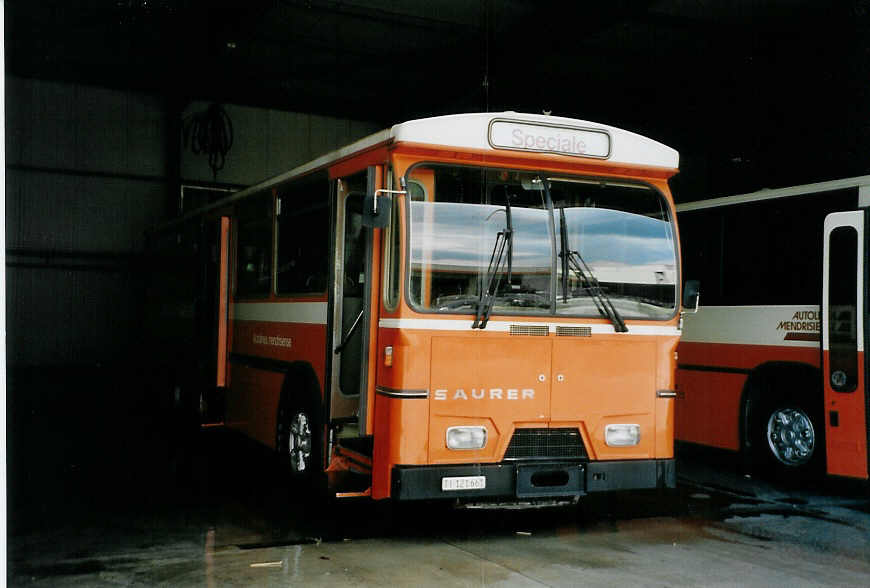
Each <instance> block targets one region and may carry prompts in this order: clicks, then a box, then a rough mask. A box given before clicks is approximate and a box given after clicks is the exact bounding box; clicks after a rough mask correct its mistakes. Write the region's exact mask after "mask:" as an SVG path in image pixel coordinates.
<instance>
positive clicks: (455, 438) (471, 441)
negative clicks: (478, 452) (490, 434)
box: [447, 427, 486, 449]
mask: <svg viewBox="0 0 870 588" xmlns="http://www.w3.org/2000/svg"><path fill="white" fill-rule="evenodd" d="M485 446H486V427H449V428H448V429H447V449H483V448H484V447H485Z"/></svg>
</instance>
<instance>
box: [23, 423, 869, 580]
mask: <svg viewBox="0 0 870 588" xmlns="http://www.w3.org/2000/svg"><path fill="white" fill-rule="evenodd" d="M188 457H189V460H186V461H185V464H186V467H187V469H186V470H185V472H186V475H185V476H182V483H180V484H175V483H174V482H170V480H175V478H173V477H171V476H168V475H167V476H165V477H162V478H161V477H158V478H156V479H152V480H151V481H150V482H149V483H145V482H142V483H141V488H140V490H141V491H135V490H134V488H133V487H132V486H131V485H129V484H123V485H120V486H118V487H117V488H115V489H113V488H111V486H102V487H95V486H93V485H91V484H90V483H89V482H88V483H82V484H79V485H75V484H68V485H67V486H66V488H65V490H63V491H62V492H61V491H60V489H56V490H57V491H56V492H50V491H48V490H46V492H45V493H44V494H43V495H42V496H41V497H39V501H40V502H39V504H36V503H30V504H29V509H27V510H26V511H25V512H24V513H19V515H20V516H17V517H12V520H11V522H12V523H13V524H12V536H11V537H10V551H9V570H10V575H9V584H10V585H12V586H22V585H32V586H117V585H147V586H153V585H166V586H273V585H274V586H383V585H393V586H439V587H444V586H613V585H640V586H728V585H751V586H772V585H788V586H815V585H829V586H866V585H870V501H868V499H867V497H866V494H862V493H861V491H857V492H853V491H849V490H845V491H841V490H835V491H834V492H832V491H830V490H829V489H823V490H822V491H812V492H810V491H807V490H800V489H790V490H789V489H783V488H780V487H777V486H775V485H773V484H771V483H769V482H765V481H759V480H754V479H750V478H745V477H743V476H741V475H740V474H739V472H738V471H737V468H730V469H729V468H727V467H725V468H722V467H710V466H708V465H705V462H704V460H703V459H698V457H697V456H696V457H694V458H692V459H689V460H683V461H681V466H682V467H681V468H680V472H681V478H680V487H679V489H678V490H677V491H676V492H673V493H671V494H667V495H664V496H663V495H659V494H656V493H627V494H619V495H615V496H611V497H596V498H594V499H590V500H587V501H584V503H583V505H582V506H581V508H579V509H578V508H555V509H542V510H537V511H491V510H489V511H478V510H457V509H452V508H449V507H447V506H445V505H442V504H415V505H407V506H400V507H395V506H393V505H390V504H379V503H372V502H369V501H365V500H356V501H353V502H341V503H331V504H325V505H321V506H320V507H318V508H314V507H311V506H310V505H308V504H307V503H301V502H300V501H299V497H297V496H295V495H294V494H293V491H292V489H291V488H289V487H288V486H287V484H286V480H282V479H281V477H280V476H278V475H277V474H276V472H275V470H274V467H270V466H274V464H273V463H270V459H269V457H268V456H266V455H262V454H261V453H260V452H258V451H256V450H255V449H253V448H251V447H248V446H246V445H244V444H242V443H239V440H238V439H237V438H235V437H233V436H232V435H227V434H223V433H220V432H214V433H211V434H209V435H207V437H206V438H204V439H203V440H202V443H201V444H200V445H199V446H198V449H197V450H196V451H195V452H194V453H193V454H192V455H191V456H188ZM109 477H110V476H109ZM185 479H186V482H184V480H185ZM103 480H104V482H105V481H106V480H107V478H103ZM156 480H161V481H162V483H160V484H157V483H155V481H156ZM134 485H135V484H134ZM134 485H133V486H134ZM116 490H120V491H122V492H123V494H122V495H120V496H119V495H117V494H115V491H116ZM64 494H65V496H63V495H64ZM35 498H36V497H35Z"/></svg>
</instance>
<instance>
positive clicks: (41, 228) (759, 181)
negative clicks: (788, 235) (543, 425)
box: [2, 0, 870, 583]
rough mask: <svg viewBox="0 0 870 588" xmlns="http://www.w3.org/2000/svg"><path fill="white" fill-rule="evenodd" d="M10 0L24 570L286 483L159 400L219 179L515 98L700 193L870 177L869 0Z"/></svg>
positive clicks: (12, 471) (10, 420) (12, 503)
mask: <svg viewBox="0 0 870 588" xmlns="http://www.w3.org/2000/svg"><path fill="white" fill-rule="evenodd" d="M2 7H3V9H4V11H5V57H6V65H5V105H6V112H5V141H6V143H5V144H6V176H5V178H6V215H5V223H6V274H5V275H6V277H5V279H6V337H7V339H6V350H7V355H6V379H7V384H6V408H7V464H8V467H7V484H8V485H7V489H6V491H7V509H8V510H7V516H8V536H9V539H8V545H9V549H10V562H11V563H10V574H11V576H10V578H11V580H12V583H24V582H25V580H26V578H31V577H33V578H37V579H41V580H43V581H50V580H51V577H52V576H51V573H57V574H58V575H63V574H65V573H67V572H70V571H71V569H68V568H63V567H59V568H52V569H51V571H50V572H48V573H46V574H44V575H40V572H39V571H38V570H39V569H43V570H44V569H45V566H42V568H40V566H36V565H31V564H29V563H27V562H28V561H30V560H31V558H32V557H33V552H32V551H28V547H27V544H26V542H25V541H24V538H28V537H32V536H34V535H39V533H40V532H43V531H41V530H45V531H44V533H45V534H46V535H45V536H47V534H51V533H56V534H57V536H59V537H61V538H63V537H66V536H67V535H68V534H70V533H72V531H70V529H75V528H80V527H81V526H82V525H83V524H84V522H85V521H91V520H92V519H93V518H94V517H95V516H100V515H95V514H94V513H106V512H111V513H120V512H125V513H128V514H129V513H151V514H153V513H155V512H160V513H162V518H161V517H156V515H155V519H156V520H161V521H166V520H173V521H175V524H177V525H179V527H184V525H185V522H184V520H183V519H181V520H180V519H178V518H177V517H176V516H175V515H178V516H181V517H184V516H190V517H191V520H196V521H197V524H198V523H199V522H201V521H202V520H204V519H203V516H204V515H202V512H203V511H204V510H208V509H210V510H214V509H221V508H223V506H222V505H224V499H225V498H226V496H227V494H230V495H233V496H237V495H239V494H242V495H245V496H254V495H256V494H257V493H258V492H275V490H274V487H275V481H274V480H273V479H272V478H271V477H270V476H269V475H264V474H262V473H261V470H265V469H268V466H266V465H263V464H261V463H259V462H256V463H255V464H253V465H252V464H251V463H249V462H247V461H246V459H245V458H243V457H238V456H236V455H235V453H234V451H236V449H234V448H226V450H225V451H226V452H227V453H226V455H232V457H230V458H228V459H227V461H228V462H232V463H235V465H236V466H241V468H242V471H247V472H248V474H250V476H249V479H254V480H256V482H257V484H259V486H257V485H256V484H255V485H254V486H253V487H248V486H247V485H246V484H245V483H244V482H243V481H242V478H244V477H245V476H239V475H238V474H237V473H232V472H230V471H227V470H222V471H221V472H219V473H218V472H217V470H219V469H221V468H222V467H223V465H225V464H220V463H219V461H220V460H219V459H217V458H216V457H215V455H214V454H213V453H212V454H209V457H208V458H207V459H206V460H205V461H206V462H207V463H203V460H198V459H197V457H202V453H201V451H202V450H201V449H194V450H192V453H186V452H178V451H177V450H176V449H174V446H175V441H177V439H173V438H172V434H171V430H172V429H171V423H167V422H165V420H166V419H165V418H164V416H165V415H163V414H162V413H161V407H160V406H155V405H154V403H153V402H151V400H150V396H149V394H150V390H151V388H150V383H149V365H148V362H147V361H146V360H145V358H147V357H148V353H149V350H148V349H146V348H144V345H145V344H144V339H143V337H142V336H141V333H142V332H143V329H144V328H145V327H146V325H144V324H143V321H144V318H143V317H144V314H143V307H144V297H145V289H146V281H147V276H146V275H145V272H144V270H143V268H144V257H145V246H146V232H147V231H148V229H149V228H151V227H153V226H155V225H156V224H157V223H159V222H161V221H164V220H167V219H171V218H173V217H176V216H178V215H179V214H180V213H181V212H186V211H187V210H190V207H191V206H193V203H196V202H201V201H202V200H201V199H202V198H208V197H209V196H203V195H202V194H201V193H200V191H199V189H201V188H204V189H209V190H212V192H209V194H212V195H213V194H223V193H226V191H228V190H237V189H240V188H243V187H246V186H249V185H252V184H255V183H257V182H260V181H262V180H264V179H266V178H268V177H271V176H274V175H277V174H279V173H281V172H284V171H287V170H289V169H291V168H293V167H295V166H297V165H299V164H301V163H303V162H306V161H308V160H310V159H313V158H314V157H317V156H318V155H321V154H323V153H325V152H328V151H330V150H332V149H335V148H337V147H339V146H342V145H344V144H347V143H350V142H352V141H354V140H356V139H359V138H361V137H363V136H366V135H368V134H370V133H372V132H375V131H378V130H381V129H383V128H387V127H389V126H391V125H393V124H395V123H399V122H402V121H406V120H411V119H415V118H422V117H429V116H436V115H441V114H452V113H462V112H481V111H493V112H495V111H508V110H510V111H516V112H531V113H542V112H546V113H553V114H555V115H561V116H566V117H575V118H580V119H585V120H589V121H597V122H602V123H606V124H609V125H613V126H616V127H620V128H623V129H628V130H631V131H634V132H637V133H640V134H642V135H645V136H648V137H652V138H654V139H656V140H658V141H660V142H662V143H664V144H666V145H669V146H672V147H674V148H675V149H677V150H678V151H679V153H680V172H679V174H678V175H677V176H676V177H675V178H674V179H673V180H672V181H671V189H672V191H673V193H674V196H675V199H676V201H677V202H678V203H679V202H689V201H695V200H701V199H706V198H713V197H718V196H724V195H729V194H737V193H746V192H751V191H755V190H760V189H763V188H771V189H773V188H779V187H784V186H792V185H798V184H806V183H812V182H820V181H826V180H832V179H837V178H843V177H850V176H860V175H866V174H870V160H868V158H867V150H866V146H867V145H868V144H870V83H868V81H870V1H868V0H839V1H835V2H817V1H813V0H765V1H761V0H729V1H727V2H719V1H715V0H644V1H641V2H634V1H628V0H620V1H614V2H605V3H599V4H596V5H591V4H589V3H581V2H576V3H568V2H561V1H555V0H544V1H538V2H523V1H520V0H500V1H499V0H477V1H474V2H467V1H462V0H439V1H436V2H398V1H394V0H349V1H341V0H250V1H249V2H246V3H242V4H240V3H237V2H228V1H225V0H218V1H205V0H111V1H109V0H107V1H104V2H93V1H85V0H68V1H65V2H19V1H11V0H10V1H6V2H4V3H3V4H2ZM213 105H217V106H219V107H220V108H221V109H222V111H223V112H224V113H225V114H226V117H227V118H228V120H229V121H230V125H228V127H227V128H229V127H231V131H230V132H231V137H232V140H231V144H230V141H229V140H227V141H225V142H224V145H223V147H224V149H223V150H221V149H220V148H219V147H220V146H218V148H217V149H216V150H217V155H216V156H215V157H216V160H213V161H211V162H210V160H209V157H208V155H207V154H205V153H202V152H201V150H200V149H198V148H197V147H198V146H197V145H196V144H195V138H194V137H193V134H192V133H193V128H194V126H195V124H196V123H197V121H198V120H201V118H202V117H203V116H207V115H208V113H209V109H210V108H211V107H212V106H213ZM197 151H200V152H197ZM182 194H184V195H185V198H182ZM198 198H199V199H200V200H197V199H198ZM192 443H193V444H194V445H196V443H199V441H193V442H192ZM222 451H223V450H222ZM198 452H200V453H198ZM259 466H262V467H261V468H260V469H258V467H259ZM206 470H207V471H206ZM179 472H183V475H179ZM270 488H271V490H267V489H270ZM251 500H254V501H256V499H253V498H252V499H251ZM276 500H277V499H276ZM269 504H273V503H269ZM203 505H206V506H203ZM168 512H171V513H174V514H173V515H172V517H170V518H169V519H167V518H166V517H167V516H169V515H167V514H166V513H168ZM191 512H192V513H193V514H189V515H185V514H183V513H191ZM179 513H182V514H180V515H179ZM137 516H141V519H142V520H146V519H148V517H149V516H150V515H146V514H140V515H137ZM239 516H241V515H239ZM173 517H174V518H173ZM125 520H128V519H125ZM137 528H138V529H140V532H141V533H142V535H143V537H142V541H143V542H144V543H148V542H153V543H155V544H156V543H158V542H159V541H160V539H159V537H160V536H161V535H160V533H162V532H163V529H154V528H151V527H149V525H148V524H147V523H144V524H142V525H141V526H140V527H137ZM276 533H278V532H276ZM278 534H280V533H278ZM45 536H44V537H45ZM44 537H43V538H44ZM17 539H18V540H17ZM257 541H258V540H249V541H248V544H251V545H253V544H256V543H257ZM276 541H277V539H276ZM267 542H268V541H267ZM87 561H90V560H87ZM16 565H17V566H18V567H17V568H16ZM72 571H75V570H72ZM85 571H88V570H87V569H85ZM150 580H151V581H154V582H155V583H156V582H159V581H163V580H161V579H160V578H157V577H154V578H151V579H150ZM165 581H170V582H171V579H170V580H165Z"/></svg>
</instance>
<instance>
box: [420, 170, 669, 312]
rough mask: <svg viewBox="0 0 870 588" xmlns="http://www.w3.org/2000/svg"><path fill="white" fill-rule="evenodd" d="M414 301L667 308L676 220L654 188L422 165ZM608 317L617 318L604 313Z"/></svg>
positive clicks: (443, 308) (506, 307)
mask: <svg viewBox="0 0 870 588" xmlns="http://www.w3.org/2000/svg"><path fill="white" fill-rule="evenodd" d="M407 186H408V191H409V195H410V231H409V236H410V249H409V251H410V260H409V261H410V264H409V267H410V272H409V275H410V289H409V295H410V302H411V304H412V306H414V307H415V308H417V309H418V310H422V311H426V312H439V313H460V314H475V313H477V312H478V311H479V309H480V308H481V306H483V305H484V302H485V304H486V306H487V310H488V311H491V313H492V314H507V315H544V316H554V315H559V316H578V317H581V316H582V317H597V316H605V317H610V316H611V315H610V311H609V310H606V309H605V308H602V307H603V306H604V304H603V303H602V300H606V301H608V303H609V304H611V305H612V306H611V308H612V309H613V310H614V313H613V314H615V315H616V316H617V317H620V320H621V318H634V319H661V320H665V319H668V318H671V317H672V316H673V315H674V313H675V311H676V307H675V305H676V287H677V269H676V268H677V264H676V246H675V242H674V231H673V226H672V219H671V218H670V215H669V213H668V210H669V209H668V207H667V204H666V202H665V200H664V199H663V198H662V196H661V195H660V194H659V193H658V192H657V191H656V190H654V189H652V188H651V187H649V186H646V185H642V184H630V183H612V182H604V181H602V180H587V179H585V178H572V177H551V176H548V175H546V174H544V173H537V172H529V171H509V170H493V169H483V168H473V167H459V166H447V165H417V166H415V167H413V168H412V169H411V170H410V171H409V173H408V176H407ZM611 320H616V319H614V318H613V317H611Z"/></svg>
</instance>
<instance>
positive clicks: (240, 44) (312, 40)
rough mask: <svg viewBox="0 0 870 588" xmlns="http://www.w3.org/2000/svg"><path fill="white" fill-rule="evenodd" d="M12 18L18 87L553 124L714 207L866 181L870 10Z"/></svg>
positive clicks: (378, 116)
mask: <svg viewBox="0 0 870 588" xmlns="http://www.w3.org/2000/svg"><path fill="white" fill-rule="evenodd" d="M6 11H7V16H6V27H7V30H6V53H7V62H8V63H7V71H8V73H10V74H13V75H18V76H22V77H35V78H41V79H51V80H63V81H69V82H79V83H87V84H94V85H100V86H107V87H114V88H124V89H132V90H138V91H146V92H149V93H155V94H159V95H163V96H165V97H166V98H167V100H170V101H173V103H175V104H184V103H186V101H188V100H191V99H206V100H216V101H222V102H232V103H236V104H247V105H253V106H264V107H269V108H276V109H283V110H291V111H303V112H314V113H319V114H329V115H335V116H342V117H348V118H358V119H364V120H372V121H376V122H379V123H381V124H383V125H388V124H392V123H394V122H399V121H401V120H407V119H410V118H415V117H420V116H429V115H433V114H443V113H449V112H468V111H480V110H486V109H489V110H517V111H532V112H540V111H543V110H547V111H553V113H554V114H561V115H566V116H576V117H579V118H586V119H589V120H597V121H601V122H607V123H610V124H614V125H616V126H621V127H624V128H627V129H631V130H635V131H638V132H641V133H644V134H648V135H650V136H653V137H655V138H658V139H660V140H661V141H663V142H665V143H668V144H671V145H673V146H675V147H676V148H678V149H679V150H680V151H681V153H682V155H683V168H684V171H685V172H686V173H685V174H682V175H684V176H687V177H684V178H681V179H680V180H678V183H680V182H681V183H682V184H683V186H684V188H685V189H687V190H691V191H692V192H703V191H715V192H716V193H717V194H716V195H718V194H723V193H729V192H735V191H740V190H748V189H757V188H761V187H764V186H769V187H775V186H778V185H789V184H796V183H801V182H805V181H814V180H821V179H830V178H832V177H838V176H845V175H857V174H862V173H870V162H868V161H865V160H866V159H867V158H866V156H865V152H866V148H865V147H866V145H867V144H868V143H867V141H868V139H870V112H868V110H870V108H868V106H870V104H868V100H870V92H868V82H870V26H868V14H870V0H842V1H837V2H822V1H811V0H768V1H760V0H730V1H728V0H647V1H631V0H620V1H610V2H598V3H591V2H581V1H576V2H568V1H553V0H542V1H536V2H522V1H519V0H501V1H498V0H474V1H468V0H430V1H416V2H412V1H404V2H403V1H398V0H392V1H391V0H349V1H337V0H248V1H247V2H244V3H239V2H235V1H233V2H230V1H225V0H212V1H208V0H175V1H173V0H105V1H93V0H91V1H87V0H65V1H64V2H49V1H46V0H43V1H41V2H34V1H29V2H28V1H23V0H19V1H15V0H7V2H6ZM687 166H688V169H687ZM693 195H694V197H695V198H697V197H702V195H701V194H697V193H696V194H693ZM711 195H713V194H711Z"/></svg>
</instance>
